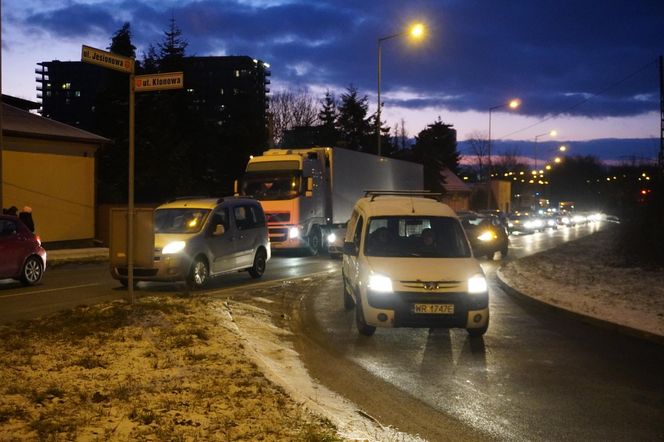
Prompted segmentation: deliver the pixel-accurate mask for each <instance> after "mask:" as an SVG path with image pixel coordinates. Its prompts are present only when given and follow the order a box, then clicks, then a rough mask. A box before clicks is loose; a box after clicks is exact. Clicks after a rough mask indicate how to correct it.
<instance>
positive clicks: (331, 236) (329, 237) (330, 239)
mask: <svg viewBox="0 0 664 442" xmlns="http://www.w3.org/2000/svg"><path fill="white" fill-rule="evenodd" d="M336 240H337V235H335V234H334V233H330V234H329V235H327V243H328V244H334V242H335V241H336Z"/></svg>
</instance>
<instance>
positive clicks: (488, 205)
mask: <svg viewBox="0 0 664 442" xmlns="http://www.w3.org/2000/svg"><path fill="white" fill-rule="evenodd" d="M519 106H521V100H519V99H518V98H514V99H512V100H510V101H508V102H507V103H502V104H499V105H497V106H492V107H490V108H489V142H488V144H489V145H488V148H487V151H488V152H487V153H488V157H489V158H488V159H489V161H488V163H489V164H487V169H488V173H487V179H486V182H487V186H486V187H487V189H486V193H487V197H486V208H487V209H491V169H492V167H491V113H492V112H493V111H495V110H496V109H500V108H503V107H509V108H510V109H516V108H518V107H519Z"/></svg>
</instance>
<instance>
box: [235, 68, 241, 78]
mask: <svg viewBox="0 0 664 442" xmlns="http://www.w3.org/2000/svg"><path fill="white" fill-rule="evenodd" d="M235 76H236V77H239V76H240V71H239V70H238V69H236V70H235Z"/></svg>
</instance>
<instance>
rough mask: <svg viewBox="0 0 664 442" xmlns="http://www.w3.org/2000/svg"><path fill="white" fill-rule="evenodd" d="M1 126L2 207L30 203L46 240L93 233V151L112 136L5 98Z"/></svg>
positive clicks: (79, 237) (37, 229)
mask: <svg viewBox="0 0 664 442" xmlns="http://www.w3.org/2000/svg"><path fill="white" fill-rule="evenodd" d="M7 98H11V97H3V100H4V101H10V100H8V99H7ZM20 101H21V100H16V99H14V100H13V101H11V102H13V103H17V102H20ZM27 103H29V102H27ZM2 126H3V142H2V181H3V182H2V183H1V184H2V185H1V186H0V191H1V192H2V201H3V205H4V207H11V206H16V207H17V208H18V209H19V210H20V209H21V208H23V207H24V206H29V207H31V208H32V215H33V218H34V222H35V233H37V234H38V235H39V236H40V237H41V240H42V241H43V242H55V241H76V240H87V239H92V238H94V237H95V152H96V150H97V148H99V147H100V146H101V145H102V144H104V143H106V142H108V140H107V139H106V138H103V137H100V136H98V135H95V134H92V133H90V132H86V131H83V130H80V129H77V128H75V127H71V126H68V125H66V124H63V123H59V122H57V121H53V120H49V119H48V118H43V117H40V116H38V115H34V114H31V113H30V112H27V111H26V110H23V109H19V108H18V107H14V106H10V105H9V104H7V103H3V104H2Z"/></svg>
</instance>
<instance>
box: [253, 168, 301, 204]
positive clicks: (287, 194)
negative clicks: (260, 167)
mask: <svg viewBox="0 0 664 442" xmlns="http://www.w3.org/2000/svg"><path fill="white" fill-rule="evenodd" d="M301 193H302V179H301V171H299V170H266V171H256V172H247V173H246V174H245V175H244V179H243V180H242V195H250V196H252V197H254V198H256V199H258V200H263V201H270V200H283V199H291V198H295V197H297V196H299V195H300V194H301Z"/></svg>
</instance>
